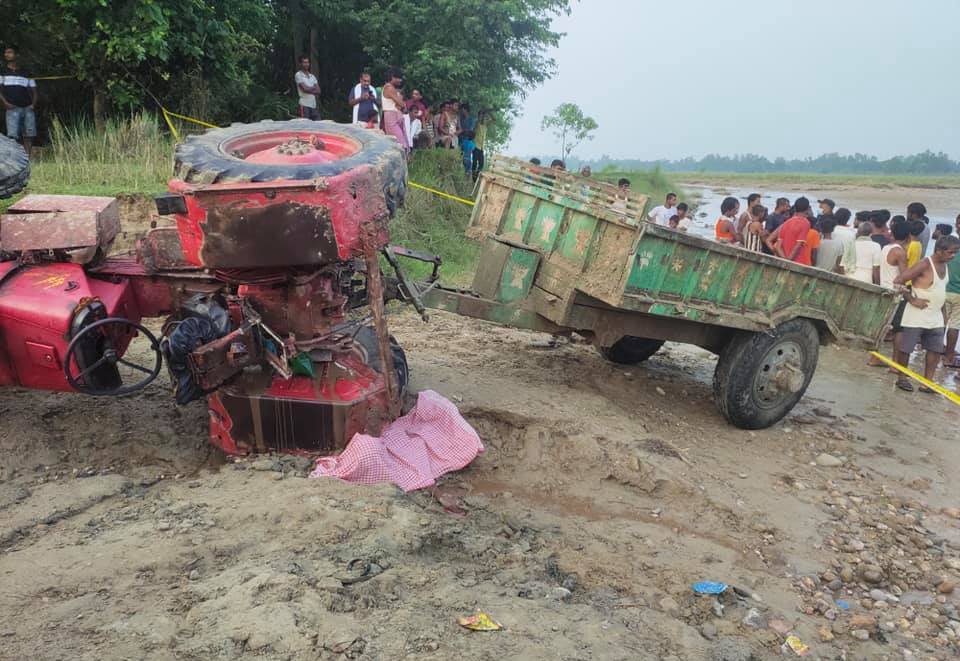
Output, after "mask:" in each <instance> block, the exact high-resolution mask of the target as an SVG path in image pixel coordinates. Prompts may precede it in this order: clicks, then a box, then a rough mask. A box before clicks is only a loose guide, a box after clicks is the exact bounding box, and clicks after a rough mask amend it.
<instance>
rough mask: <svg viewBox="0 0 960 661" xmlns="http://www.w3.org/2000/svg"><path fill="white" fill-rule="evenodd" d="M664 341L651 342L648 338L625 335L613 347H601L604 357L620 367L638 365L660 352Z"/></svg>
mask: <svg viewBox="0 0 960 661" xmlns="http://www.w3.org/2000/svg"><path fill="white" fill-rule="evenodd" d="M663 343H664V342H663V340H651V339H648V338H646V337H635V336H633V335H624V336H623V337H621V338H620V339H619V340H617V341H616V342H614V343H613V346H609V347H599V351H600V353H601V354H603V357H604V358H606V359H607V360H609V361H610V362H611V363H617V364H618V365H638V364H640V363H642V362H644V361H645V360H648V359H649V358H650V357H651V356H652V355H653V354H655V353H657V352H658V351H660V347H662V346H663Z"/></svg>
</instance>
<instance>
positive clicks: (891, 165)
mask: <svg viewBox="0 0 960 661" xmlns="http://www.w3.org/2000/svg"><path fill="white" fill-rule="evenodd" d="M571 161H572V162H571V163H569V164H568V167H582V166H584V165H589V166H591V167H592V168H593V169H594V170H598V169H599V170H602V169H605V168H609V169H616V170H652V169H655V168H660V169H662V170H664V171H667V172H745V173H764V172H789V173H809V174H915V175H945V174H958V173H960V162H958V161H954V160H951V159H950V157H949V156H947V154H945V153H943V152H932V151H929V150H928V151H925V152H922V153H919V154H913V155H911V156H894V157H893V158H889V159H886V160H880V159H879V158H877V157H876V156H870V155H868V154H852V155H843V154H836V153H834V154H823V155H822V156H817V157H816V158H792V159H786V158H775V159H773V160H770V159H769V158H767V157H765V156H759V155H757V154H739V155H736V156H721V155H719V154H708V155H706V156H704V157H703V158H689V157H688V158H684V159H681V160H679V161H671V160H665V159H661V160H656V161H644V160H640V159H622V158H617V159H614V158H610V157H608V156H602V157H601V158H599V159H597V160H584V161H575V160H574V159H571ZM544 162H545V163H549V162H550V160H549V157H548V158H547V160H544Z"/></svg>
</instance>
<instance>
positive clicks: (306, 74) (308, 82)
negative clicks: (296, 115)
mask: <svg viewBox="0 0 960 661" xmlns="http://www.w3.org/2000/svg"><path fill="white" fill-rule="evenodd" d="M293 81H294V82H295V83H296V84H297V94H298V96H299V97H300V116H301V117H303V118H305V119H313V120H316V119H320V113H319V112H318V111H317V95H318V94H320V85H319V84H318V83H317V77H316V76H314V75H313V74H312V73H310V58H309V57H307V56H303V57H301V58H300V70H299V71H297V73H296V74H295V75H294V77H293Z"/></svg>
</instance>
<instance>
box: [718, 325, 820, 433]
mask: <svg viewBox="0 0 960 661" xmlns="http://www.w3.org/2000/svg"><path fill="white" fill-rule="evenodd" d="M819 351H820V336H819V334H818V333H817V328H816V326H814V325H813V323H811V322H810V321H808V320H806V319H791V320H790V321H786V322H784V323H782V324H780V325H779V326H777V327H776V328H775V329H774V330H773V331H772V332H769V333H740V334H737V335H735V336H734V337H733V339H731V340H730V341H729V342H728V343H727V345H726V346H725V347H724V348H723V350H722V351H721V352H720V359H719V361H717V367H716V370H714V373H713V395H714V399H715V400H716V402H717V407H718V408H719V409H720V412H721V413H722V414H723V417H725V418H726V419H727V420H728V421H729V422H730V423H731V424H733V425H735V426H737V427H740V428H741V429H766V428H767V427H770V426H771V425H773V424H775V423H777V422H778V421H779V420H780V419H781V418H783V416H785V415H786V414H787V413H789V412H790V410H791V409H792V408H793V407H794V405H796V403H797V402H798V401H800V398H801V397H803V393H804V392H806V390H807V386H808V385H810V379H812V378H813V373H814V371H815V370H816V367H817V356H818V354H819Z"/></svg>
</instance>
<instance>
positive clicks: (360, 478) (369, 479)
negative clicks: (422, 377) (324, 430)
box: [310, 390, 483, 491]
mask: <svg viewBox="0 0 960 661" xmlns="http://www.w3.org/2000/svg"><path fill="white" fill-rule="evenodd" d="M481 452H483V443H481V442H480V437H479V436H477V432H475V431H474V430H473V427H471V426H470V423H468V422H467V421H466V420H464V419H463V416H461V415H460V411H458V410H457V407H456V406H454V404H453V403H452V402H451V401H450V400H448V399H446V398H445V397H443V396H441V395H438V394H437V393H435V392H434V391H432V390H423V391H421V392H420V394H419V396H418V397H417V405H416V406H414V407H413V410H411V411H410V412H409V413H408V414H406V415H405V416H403V417H401V418H397V419H396V420H395V421H394V422H392V423H391V424H390V425H388V426H387V427H386V429H384V430H383V436H380V437H379V438H377V437H374V436H367V435H366V434H357V435H356V436H354V437H353V438H352V439H350V442H349V443H347V447H345V448H344V449H343V452H341V453H340V454H339V455H338V456H335V457H320V458H319V459H317V466H316V468H314V469H313V472H312V473H310V477H336V478H339V479H341V480H345V481H347V482H354V483H356V484H377V483H379V482H393V483H394V484H396V485H397V486H398V487H400V488H401V489H403V490H404V491H413V490H414V489H423V488H424V487H430V486H433V485H434V483H435V482H436V479H437V478H438V477H440V476H441V475H443V474H445V473H449V472H450V471H455V470H460V469H461V468H463V467H464V466H466V465H467V464H469V463H470V462H471V461H473V459H474V457H476V456H477V455H478V454H479V453H481Z"/></svg>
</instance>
